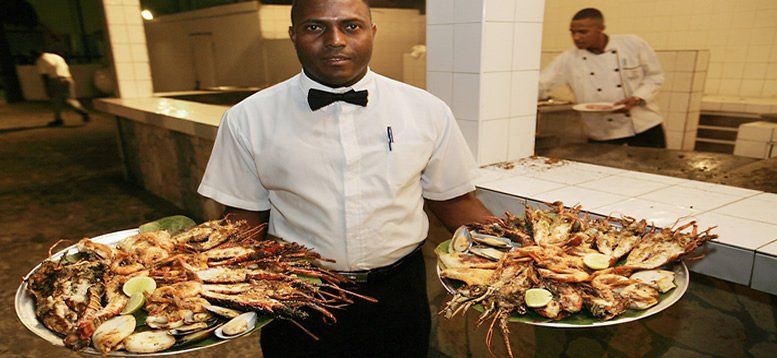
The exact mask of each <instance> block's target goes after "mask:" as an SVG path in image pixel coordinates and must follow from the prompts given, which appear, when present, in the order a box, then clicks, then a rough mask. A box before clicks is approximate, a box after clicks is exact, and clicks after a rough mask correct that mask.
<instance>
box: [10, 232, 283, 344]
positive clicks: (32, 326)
mask: <svg viewBox="0 0 777 358" xmlns="http://www.w3.org/2000/svg"><path fill="white" fill-rule="evenodd" d="M137 233H138V229H128V230H121V231H116V232H112V233H108V234H104V235H100V236H97V237H94V238H92V241H94V242H99V243H101V244H106V245H109V246H115V245H116V244H117V243H118V242H119V241H121V240H123V239H125V238H127V237H129V236H132V235H135V234H137ZM68 252H71V253H76V252H78V249H76V247H75V245H72V246H70V247H67V248H65V249H63V250H60V251H59V252H57V253H56V254H54V255H52V256H51V257H52V258H54V259H57V258H59V257H61V256H62V255H65V254H66V253H68ZM38 267H40V264H38V265H37V266H35V268H33V269H32V270H31V271H30V272H29V273H28V274H27V275H26V276H25V279H26V278H27V277H28V276H29V275H31V274H32V273H33V272H35V271H36V270H37V269H38ZM14 306H15V308H16V315H17V317H18V318H19V320H20V321H21V322H22V324H23V325H24V326H25V327H26V328H27V329H28V330H30V332H32V333H34V334H35V335H37V336H38V337H40V338H43V339H44V340H45V341H47V342H49V343H51V344H53V345H55V346H59V347H64V344H63V343H62V337H60V336H58V335H57V334H56V333H54V332H52V331H50V330H49V329H48V328H46V326H44V325H43V323H41V322H40V321H38V318H37V317H35V300H34V299H33V298H32V297H31V296H30V295H29V294H27V283H26V282H22V284H21V285H19V288H18V289H17V290H16V297H15V299H14ZM143 314H144V313H143V311H142V310H139V311H138V313H136V316H137V315H143ZM271 321H272V317H268V316H265V315H259V319H258V321H257V324H256V327H254V329H252V330H251V331H250V332H248V333H245V334H243V336H247V335H250V334H252V333H254V332H256V331H257V330H259V329H260V328H262V327H264V326H265V325H267V324H268V323H270V322H271ZM227 342H229V340H222V339H219V338H217V337H215V336H213V337H208V338H206V339H204V340H202V341H199V342H195V343H191V344H183V345H175V346H173V347H171V348H170V349H167V350H165V351H162V352H155V353H131V352H127V351H114V352H110V353H108V356H110V357H148V356H165V355H173V354H181V353H188V352H194V351H197V350H201V349H205V348H208V347H213V346H217V345H220V344H224V343H227ZM79 353H86V354H91V355H97V356H99V355H102V354H101V353H100V352H99V351H98V350H96V349H94V347H92V346H89V347H87V348H85V349H84V350H81V351H79Z"/></svg>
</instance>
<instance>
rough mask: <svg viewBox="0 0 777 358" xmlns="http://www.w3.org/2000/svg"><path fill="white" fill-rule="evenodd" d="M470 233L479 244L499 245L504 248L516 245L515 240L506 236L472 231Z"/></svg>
mask: <svg viewBox="0 0 777 358" xmlns="http://www.w3.org/2000/svg"><path fill="white" fill-rule="evenodd" d="M470 235H471V237H472V240H474V241H475V242H477V243H479V244H483V245H487V246H492V247H499V248H503V249H508V248H511V247H513V246H514V244H513V242H512V241H510V239H508V238H506V237H497V236H493V235H486V234H481V233H479V232H471V233H470Z"/></svg>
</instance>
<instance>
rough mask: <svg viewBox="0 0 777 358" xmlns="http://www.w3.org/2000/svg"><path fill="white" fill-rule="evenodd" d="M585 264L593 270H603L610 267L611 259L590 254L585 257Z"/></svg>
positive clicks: (602, 255) (601, 255)
mask: <svg viewBox="0 0 777 358" xmlns="http://www.w3.org/2000/svg"><path fill="white" fill-rule="evenodd" d="M583 263H584V264H585V265H586V266H588V267H590V268H591V269H592V270H603V269H606V268H608V267H610V257H609V256H607V255H605V254H596V253H593V254H588V255H585V256H583Z"/></svg>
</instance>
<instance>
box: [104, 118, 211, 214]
mask: <svg viewBox="0 0 777 358" xmlns="http://www.w3.org/2000/svg"><path fill="white" fill-rule="evenodd" d="M117 118H118V119H117V121H118V129H119V145H120V148H121V153H122V158H123V160H124V164H125V168H126V176H127V179H128V180H129V181H131V182H133V183H135V184H137V185H138V186H140V187H142V188H144V189H146V190H148V191H150V192H152V193H154V194H155V195H157V196H159V197H161V198H163V199H165V200H168V201H170V202H171V203H173V204H174V205H176V206H178V207H179V208H181V209H183V210H185V211H186V212H187V213H186V215H190V216H191V217H192V218H193V219H195V220H196V221H202V220H208V219H214V218H218V217H220V216H221V214H222V212H223V210H224V207H223V206H222V205H220V204H218V203H216V202H215V201H213V200H210V199H207V198H204V197H202V196H201V195H199V194H197V187H198V186H199V185H200V180H201V179H202V175H203V173H204V172H205V167H206V165H207V164H208V158H210V152H211V150H212V149H213V141H212V140H208V139H202V138H198V137H194V136H191V135H188V134H184V133H180V132H176V131H171V130H169V129H165V128H161V127H157V126H152V125H148V124H144V123H139V122H137V121H133V120H129V119H125V118H121V117H117Z"/></svg>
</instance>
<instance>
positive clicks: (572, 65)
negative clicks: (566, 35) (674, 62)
mask: <svg viewBox="0 0 777 358" xmlns="http://www.w3.org/2000/svg"><path fill="white" fill-rule="evenodd" d="M569 31H570V32H571V35H572V40H573V41H574V43H575V47H576V48H574V49H570V50H567V51H565V52H564V53H562V54H561V55H559V56H558V57H556V58H555V59H554V60H553V62H551V63H550V64H549V65H548V66H547V67H546V68H545V69H544V70H543V71H542V73H541V74H540V86H539V87H540V88H539V96H540V98H545V97H547V95H548V93H549V92H550V90H552V89H553V88H555V87H557V86H561V85H565V84H566V85H569V87H571V88H572V91H573V92H574V93H575V97H576V98H577V102H578V103H591V102H608V103H614V104H622V105H623V106H624V108H623V109H622V110H619V111H615V112H583V113H582V120H583V127H584V130H585V133H586V135H587V136H588V138H589V141H590V142H602V143H612V144H628V145H630V146H642V147H658V148H664V147H666V139H665V136H664V129H663V127H662V124H661V123H662V122H663V120H662V117H661V114H660V113H659V112H658V108H657V106H656V105H655V103H653V99H654V97H655V96H656V94H657V93H658V90H659V89H660V87H661V84H662V83H663V82H664V75H663V73H662V71H661V66H660V65H659V63H658V59H657V58H656V54H655V52H654V51H653V49H652V48H651V47H650V45H648V44H647V43H646V42H645V41H644V40H642V39H641V38H639V37H637V36H635V35H613V36H608V35H607V34H605V33H604V16H603V15H602V13H601V12H600V11H599V10H597V9H593V8H586V9H583V10H580V11H578V12H577V14H575V16H574V17H573V18H572V22H571V24H570V27H569Z"/></svg>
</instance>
